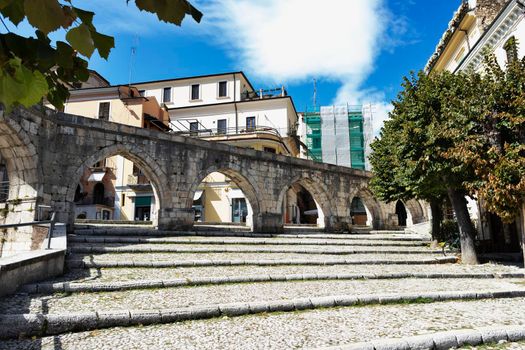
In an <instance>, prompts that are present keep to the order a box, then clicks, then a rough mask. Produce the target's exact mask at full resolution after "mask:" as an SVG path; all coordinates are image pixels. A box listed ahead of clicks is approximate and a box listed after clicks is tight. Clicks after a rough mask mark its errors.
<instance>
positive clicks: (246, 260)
mask: <svg viewBox="0 0 525 350" xmlns="http://www.w3.org/2000/svg"><path fill="white" fill-rule="evenodd" d="M143 255H147V254H143ZM201 255H202V259H200V260H199V259H195V256H194V255H187V256H186V259H182V257H184V255H183V254H181V255H179V256H177V257H173V256H172V255H168V256H164V255H161V254H153V255H152V256H146V257H144V256H142V257H140V258H139V259H137V257H136V255H126V254H119V255H118V258H115V256H114V255H112V254H108V255H106V256H83V257H82V258H79V257H78V256H75V255H72V256H70V258H69V259H67V260H66V266H67V267H68V268H103V267H121V268H128V267H150V268H168V267H191V266H194V267H199V266H243V265H250V266H279V265H310V266H319V265H411V264H418V265H425V264H448V263H455V262H457V257H454V256H451V257H428V256H424V255H419V256H415V257H411V258H410V259H406V258H405V257H404V256H401V255H380V256H372V257H368V258H367V257H366V256H361V255H355V256H353V257H352V259H341V258H338V259H336V258H332V259H313V258H309V259H306V258H304V256H303V255H299V257H298V258H295V259H294V257H293V255H292V256H290V254H284V255H283V256H277V257H276V256H275V255H278V254H274V257H273V259H272V258H270V257H269V256H268V255H264V254H261V256H260V257H259V258H260V259H257V258H256V257H254V256H253V254H246V255H242V254H236V255H234V256H231V255H233V254H230V258H229V259H228V258H226V257H223V258H222V259H221V257H222V256H223V255H224V254H216V255H213V254H201ZM199 257H201V256H199ZM111 259H113V260H111ZM263 259H264V260H263Z"/></svg>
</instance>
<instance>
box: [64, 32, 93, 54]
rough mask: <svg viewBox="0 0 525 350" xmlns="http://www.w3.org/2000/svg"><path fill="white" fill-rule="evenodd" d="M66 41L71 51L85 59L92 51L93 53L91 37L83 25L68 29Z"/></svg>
mask: <svg viewBox="0 0 525 350" xmlns="http://www.w3.org/2000/svg"><path fill="white" fill-rule="evenodd" d="M66 39H67V41H68V42H69V43H70V44H71V47H73V49H75V50H77V51H78V52H80V53H81V54H82V55H84V56H86V57H91V55H92V54H93V51H95V43H94V42H93V38H92V37H91V31H90V30H89V28H88V26H87V25H85V24H81V25H79V26H78V27H75V28H72V29H70V30H69V31H68V32H67V34H66Z"/></svg>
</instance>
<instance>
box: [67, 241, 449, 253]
mask: <svg viewBox="0 0 525 350" xmlns="http://www.w3.org/2000/svg"><path fill="white" fill-rule="evenodd" d="M68 251H69V252H72V253H86V254H103V253H179V254H200V253H267V254H271V253H275V254H277V253H283V254H288V253H290V254H317V255H352V254H401V255H414V254H443V251H442V250H441V249H439V250H431V249H427V248H424V247H388V246H387V247H369V248H367V247H359V248H353V249H350V248H344V249H343V248H330V249H329V248H324V247H323V248H301V247H297V246H285V245H283V246H278V247H265V246H257V247H256V246H239V245H238V246H226V245H222V246H217V245H200V246H194V245H186V246H185V245H179V246H170V245H162V244H135V245H132V246H130V245H125V244H120V245H117V244H114V243H107V244H104V245H94V244H79V245H72V246H70V248H68Z"/></svg>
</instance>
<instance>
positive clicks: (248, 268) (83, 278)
mask: <svg viewBox="0 0 525 350" xmlns="http://www.w3.org/2000/svg"><path fill="white" fill-rule="evenodd" d="M524 273H525V270H524V269H520V268H517V267H514V266H505V265H495V264H485V265H474V266H469V265H461V264H440V265H433V264H432V265H422V264H419V265H317V266H316V265H287V266H286V265H285V266H282V265H274V266H271V265H270V266H253V265H245V266H239V265H236V266H200V267H191V266H190V267H178V268H164V269H152V268H140V267H129V268H98V269H95V268H93V269H73V270H70V271H68V272H67V273H66V275H64V276H61V277H59V278H56V279H54V280H53V281H50V282H72V281H78V282H87V283H92V282H104V283H111V282H117V281H122V282H125V281H135V280H159V279H160V280H173V279H181V278H182V279H195V278H208V277H210V276H221V277H225V278H227V277H236V276H239V275H249V276H252V275H257V276H263V275H264V276H268V275H305V274H306V275H316V276H322V275H334V274H337V275H363V274H367V275H370V274H373V275H383V274H426V275H435V274H443V276H446V275H457V274H478V275H479V274H481V275H488V276H493V275H496V276H501V277H508V276H514V275H519V274H524Z"/></svg>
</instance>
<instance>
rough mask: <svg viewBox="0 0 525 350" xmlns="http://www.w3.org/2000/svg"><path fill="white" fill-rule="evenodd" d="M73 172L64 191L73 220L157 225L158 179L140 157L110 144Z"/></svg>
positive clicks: (158, 203) (158, 204)
mask: <svg viewBox="0 0 525 350" xmlns="http://www.w3.org/2000/svg"><path fill="white" fill-rule="evenodd" d="M77 174H78V177H79V178H78V179H77V182H76V183H74V184H71V185H70V189H69V192H68V200H71V201H72V202H73V203H74V219H75V220H77V221H78V220H95V221H99V220H113V221H120V222H129V221H141V222H145V223H150V222H152V223H153V224H154V225H156V224H157V220H158V211H159V209H160V198H159V195H158V191H157V189H158V185H157V184H158V179H157V178H156V177H155V175H154V173H153V172H152V171H150V170H149V167H148V165H147V163H146V162H145V161H144V160H142V159H141V158H139V157H137V156H135V155H134V154H132V153H130V152H129V151H127V150H120V149H118V148H117V146H113V147H109V148H107V149H103V150H101V151H100V152H98V153H97V154H96V155H93V156H91V157H89V158H88V159H87V160H86V161H85V162H84V164H82V166H81V167H80V168H79V169H78V171H77ZM73 189H74V191H73Z"/></svg>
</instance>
